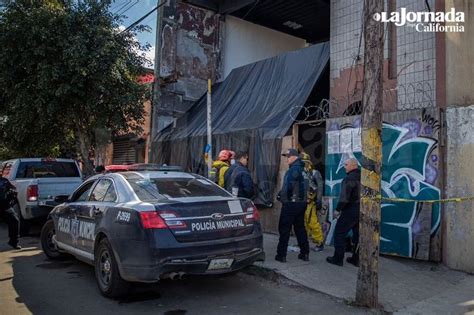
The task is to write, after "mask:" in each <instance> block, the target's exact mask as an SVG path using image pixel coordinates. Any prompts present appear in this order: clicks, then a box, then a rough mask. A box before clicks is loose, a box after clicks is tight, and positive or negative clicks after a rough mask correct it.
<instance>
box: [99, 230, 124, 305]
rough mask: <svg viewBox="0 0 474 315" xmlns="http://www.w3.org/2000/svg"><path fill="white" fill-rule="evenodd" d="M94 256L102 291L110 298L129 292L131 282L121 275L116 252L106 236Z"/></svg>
mask: <svg viewBox="0 0 474 315" xmlns="http://www.w3.org/2000/svg"><path fill="white" fill-rule="evenodd" d="M94 256H95V277H96V280H97V285H98V286H99V290H100V292H101V293H102V294H103V295H104V296H106V297H110V298H118V297H121V296H124V295H125V294H127V292H128V288H129V283H128V282H126V281H125V280H123V279H122V277H120V273H119V270H118V267H117V261H116V259H115V256H114V252H113V250H112V247H111V246H110V243H109V241H108V240H107V239H106V238H104V239H102V240H101V241H100V242H99V245H98V246H97V250H96V252H95V255H94Z"/></svg>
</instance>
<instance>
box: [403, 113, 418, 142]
mask: <svg viewBox="0 0 474 315" xmlns="http://www.w3.org/2000/svg"><path fill="white" fill-rule="evenodd" d="M401 127H403V128H406V129H408V132H407V133H406V134H405V136H404V137H403V138H402V142H403V141H405V140H408V139H411V138H415V137H417V136H418V135H419V134H420V131H421V123H420V121H419V120H418V119H409V120H407V121H406V122H404V123H403V124H402V125H401Z"/></svg>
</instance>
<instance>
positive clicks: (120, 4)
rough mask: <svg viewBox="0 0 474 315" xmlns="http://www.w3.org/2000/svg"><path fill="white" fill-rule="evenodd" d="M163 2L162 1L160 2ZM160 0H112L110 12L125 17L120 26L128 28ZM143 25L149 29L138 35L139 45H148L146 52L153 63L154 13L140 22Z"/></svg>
mask: <svg viewBox="0 0 474 315" xmlns="http://www.w3.org/2000/svg"><path fill="white" fill-rule="evenodd" d="M161 1H163V0H161ZM161 1H160V0H114V1H113V3H112V5H111V7H110V10H111V11H112V12H114V13H118V14H121V15H125V17H124V19H123V21H122V25H123V26H124V28H126V27H128V26H129V25H130V24H132V23H133V22H135V21H137V20H138V19H140V18H141V17H143V16H144V15H145V14H147V13H148V12H150V11H151V10H152V9H153V8H154V7H156V5H157V3H158V2H160V3H161ZM141 24H143V25H148V26H150V27H151V31H150V32H143V33H140V34H138V36H137V37H138V40H139V41H140V43H142V44H145V43H149V44H150V45H151V49H150V51H147V52H146V55H147V57H148V59H149V60H151V61H152V62H153V59H154V57H155V29H156V11H155V12H153V13H152V14H151V15H150V16H148V17H147V18H146V19H145V20H143V21H142V22H141Z"/></svg>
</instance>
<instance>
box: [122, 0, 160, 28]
mask: <svg viewBox="0 0 474 315" xmlns="http://www.w3.org/2000/svg"><path fill="white" fill-rule="evenodd" d="M167 1H168V0H163V2H162V3H160V4H159V5H157V6H156V7H155V8H153V9H152V10H151V11H150V12H148V13H147V14H145V15H144V16H142V17H141V18H139V19H138V20H137V21H135V22H133V23H132V24H130V26H129V27H127V28H126V29H124V30H123V31H121V32H120V34H122V33H124V32H128V31H130V30H131V29H132V28H134V27H135V26H137V25H138V24H140V23H141V22H142V21H143V20H144V19H146V18H147V17H148V16H150V14H152V13H153V12H155V11H156V10H158V9H159V8H160V7H162V6H164V5H165V4H166V2H167Z"/></svg>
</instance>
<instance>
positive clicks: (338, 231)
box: [326, 159, 360, 266]
mask: <svg viewBox="0 0 474 315" xmlns="http://www.w3.org/2000/svg"><path fill="white" fill-rule="evenodd" d="M344 168H345V170H346V173H347V175H346V178H344V180H343V181H342V184H341V194H340V196H339V202H338V204H337V207H336V211H337V212H338V213H340V216H339V218H338V219H337V223H336V228H335V229H334V256H332V257H328V258H327V259H326V260H327V262H329V263H331V264H334V265H338V266H342V265H343V263H344V252H345V248H346V235H347V233H349V231H350V230H352V233H353V237H352V239H353V242H354V247H353V255H352V257H349V258H347V262H348V263H351V264H353V265H356V266H358V265H359V253H358V248H357V245H358V243H359V211H360V170H359V168H358V162H357V160H356V159H348V160H347V161H346V162H345V163H344ZM335 215H336V216H337V213H335Z"/></svg>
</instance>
